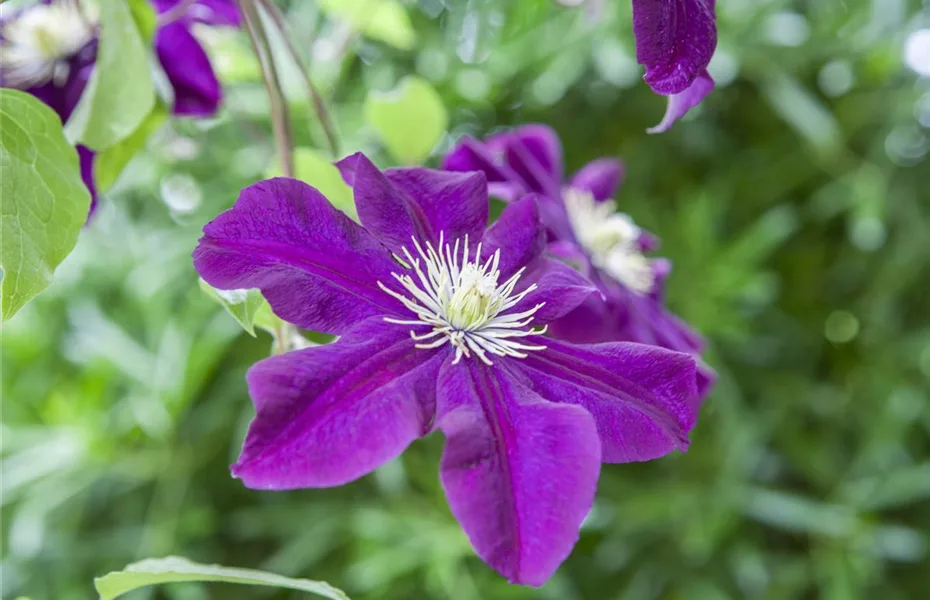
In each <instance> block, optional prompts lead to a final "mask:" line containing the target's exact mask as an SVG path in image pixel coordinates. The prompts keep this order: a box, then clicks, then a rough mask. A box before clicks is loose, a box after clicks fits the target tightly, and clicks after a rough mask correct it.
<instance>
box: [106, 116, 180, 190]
mask: <svg viewBox="0 0 930 600" xmlns="http://www.w3.org/2000/svg"><path fill="white" fill-rule="evenodd" d="M167 120H168V108H167V107H166V106H165V105H164V104H162V103H161V102H157V103H156V104H155V107H154V108H152V112H150V113H149V114H148V116H146V117H145V120H144V121H142V124H141V125H139V127H138V128H137V129H136V130H135V131H133V132H132V133H131V134H130V135H129V137H127V138H125V139H124V140H122V141H121V142H118V143H117V144H115V145H113V146H110V147H109V148H107V149H106V150H104V151H102V152H100V153H98V154H97V156H96V157H95V158H94V181H95V182H96V184H97V190H98V192H99V193H103V192H105V191H107V190H108V189H110V188H111V187H112V186H113V184H114V183H116V180H117V178H118V177H119V174H120V173H122V172H123V169H125V168H126V165H128V164H129V161H130V160H132V157H134V156H135V155H136V154H138V153H139V151H140V150H142V149H143V148H145V144H146V143H147V142H148V140H149V137H151V135H152V134H153V133H155V132H156V131H158V130H159V129H161V126H162V125H164V124H165V121H167Z"/></svg>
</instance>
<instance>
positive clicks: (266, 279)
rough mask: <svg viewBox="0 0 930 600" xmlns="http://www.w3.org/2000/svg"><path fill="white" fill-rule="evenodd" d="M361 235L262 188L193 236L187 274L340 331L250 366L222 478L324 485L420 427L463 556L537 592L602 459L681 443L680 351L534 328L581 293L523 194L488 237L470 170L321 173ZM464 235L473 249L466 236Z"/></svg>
mask: <svg viewBox="0 0 930 600" xmlns="http://www.w3.org/2000/svg"><path fill="white" fill-rule="evenodd" d="M338 166H339V167H340V169H341V170H342V173H343V176H344V177H345V179H346V180H347V181H348V182H349V183H350V184H351V185H353V188H354V193H355V201H356V206H357V209H358V215H359V218H360V220H361V222H362V226H359V225H357V224H356V223H355V222H353V221H352V220H351V219H349V218H348V217H346V216H345V215H344V214H342V213H341V212H339V211H337V210H336V209H334V208H333V207H332V205H331V204H330V203H329V202H328V201H327V200H326V198H324V197H323V196H322V195H321V194H320V193H319V192H318V191H317V190H315V189H314V188H311V187H309V186H307V185H306V184H303V183H301V182H299V181H296V180H291V179H272V180H269V181H265V182H261V183H258V184H256V185H253V186H251V187H249V188H246V189H245V190H243V192H242V194H241V196H240V197H239V200H238V201H237V202H236V204H235V206H234V207H233V208H232V209H230V210H229V211H227V212H226V213H224V214H222V215H220V216H219V217H218V218H217V219H215V220H214V221H212V222H211V223H209V224H208V225H207V226H206V227H205V228H204V235H203V237H202V238H201V240H200V243H199V244H198V246H197V249H196V250H195V251H194V265H195V267H196V269H197V271H198V272H199V273H200V275H201V276H202V277H203V278H204V279H205V280H206V281H207V282H208V283H210V285H212V286H215V287H218V288H220V289H236V288H254V287H257V288H260V289H261V290H262V292H263V294H264V295H265V297H266V298H267V299H268V301H269V303H270V304H271V306H272V308H273V309H274V311H275V312H276V313H277V314H278V315H279V316H281V317H282V318H284V319H286V320H288V321H290V322H292V323H294V324H296V325H298V326H300V327H304V328H309V329H316V330H320V331H327V332H330V333H334V334H337V335H340V336H342V337H341V338H340V339H339V340H338V341H336V342H334V343H332V344H329V345H326V346H319V347H315V348H309V349H306V350H300V351H297V352H292V353H289V354H284V355H280V356H275V357H272V358H269V359H266V360H264V361H262V362H260V363H258V364H257V365H255V366H254V367H253V368H252V369H251V370H250V371H249V373H248V378H247V379H248V384H249V391H250V394H251V396H252V399H253V401H254V403H255V408H256V413H257V414H256V417H255V420H254V421H253V422H252V424H251V426H250V428H249V433H248V435H247V438H246V441H245V445H244V447H243V450H242V454H241V456H240V457H239V460H238V462H237V463H236V464H235V465H234V466H233V472H234V474H235V475H236V476H237V477H240V478H241V479H242V480H243V482H244V483H245V484H246V485H248V486H249V487H255V488H261V489H275V490H280V489H291V488H301V487H325V486H334V485H341V484H344V483H346V482H349V481H352V480H354V479H356V478H358V477H361V476H363V475H365V474H367V473H369V472H371V471H372V470H373V469H375V468H376V467H378V466H379V465H381V464H383V463H385V462H386V461H389V460H391V459H393V458H395V457H396V456H398V455H399V454H400V453H402V452H403V451H404V449H405V448H406V447H407V446H408V445H409V444H410V443H412V442H413V441H414V440H415V439H417V438H419V437H421V436H424V435H426V434H428V433H430V432H431V431H433V430H435V429H439V430H441V431H442V432H443V433H444V434H445V436H446V447H445V451H444V453H443V457H442V463H441V478H442V484H443V487H444V489H445V491H446V495H447V497H448V500H449V505H450V507H451V509H452V512H453V514H454V515H455V517H456V518H457V519H458V521H459V522H460V523H461V525H462V527H463V528H464V530H465V532H466V533H467V534H468V537H469V539H470V540H471V542H472V544H473V546H474V547H475V549H476V551H477V553H478V554H479V556H481V558H482V559H484V560H485V561H486V562H487V563H488V564H489V565H491V566H492V567H493V568H494V569H496V570H497V571H498V572H500V573H501V574H503V575H504V576H505V577H507V578H508V579H510V580H511V581H514V582H518V583H524V584H530V585H541V584H542V583H544V582H545V581H546V580H547V579H548V578H549V577H550V576H551V575H552V573H553V572H554V571H555V569H556V568H557V567H558V565H559V564H560V563H561V562H562V561H563V560H564V559H565V558H566V557H567V556H568V554H569V553H570V552H571V548H572V546H573V545H574V543H575V541H576V540H577V538H578V528H579V526H580V524H581V521H582V520H583V519H584V517H585V515H586V514H587V513H588V511H589V509H590V507H591V504H592V502H593V499H594V493H595V488H596V484H597V478H598V473H599V468H600V466H599V465H600V463H601V462H602V461H604V462H626V461H639V460H649V459H652V458H656V457H659V456H662V455H664V454H666V453H668V452H670V451H672V450H675V449H685V448H686V447H687V445H688V432H689V431H690V430H691V428H692V427H693V426H694V424H695V420H696V418H697V409H698V404H699V401H698V399H697V394H696V389H695V372H694V362H693V360H692V359H691V358H690V357H689V356H687V355H685V354H681V353H676V352H670V351H667V350H664V349H661V348H657V347H650V346H643V345H638V344H630V343H610V344H601V345H591V346H575V345H571V344H568V343H565V342H560V341H557V340H554V339H549V338H544V337H541V335H540V334H541V333H542V332H543V331H544V327H543V328H542V329H540V326H544V325H545V324H546V323H547V322H550V321H553V320H556V319H558V318H560V317H562V316H564V315H565V314H566V313H568V312H569V311H571V310H572V309H573V308H575V307H576V306H578V304H579V303H580V302H582V301H583V300H584V299H585V298H586V297H587V296H589V295H590V294H591V293H592V292H593V291H594V288H592V287H591V285H590V283H588V282H587V281H586V280H585V279H584V278H583V277H581V276H580V275H579V274H578V273H577V272H576V271H575V270H573V269H571V268H568V267H567V266H565V265H564V264H563V263H561V262H559V261H555V260H552V259H550V258H547V257H546V256H545V255H544V248H545V232H544V230H543V227H542V226H541V224H540V222H539V216H538V211H537V206H536V203H535V201H534V199H533V197H526V198H523V199H520V200H518V201H515V202H513V203H511V204H510V205H509V206H508V207H507V208H506V209H505V210H504V212H503V214H502V215H501V217H500V218H499V219H498V220H497V221H496V222H495V223H494V224H493V225H492V226H491V227H490V228H487V229H486V222H487V218H488V199H487V189H486V183H485V178H484V176H483V175H482V174H480V173H450V172H442V171H433V170H428V169H422V168H403V169H389V170H387V171H384V172H381V171H379V170H378V169H377V168H375V167H374V165H372V164H371V163H370V162H369V161H368V159H367V158H366V157H365V156H363V155H360V154H356V155H354V156H351V157H349V158H347V159H345V160H343V161H342V162H340V163H339V165H338ZM479 242H480V244H479Z"/></svg>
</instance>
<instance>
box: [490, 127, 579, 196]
mask: <svg viewBox="0 0 930 600" xmlns="http://www.w3.org/2000/svg"><path fill="white" fill-rule="evenodd" d="M494 137H496V138H499V140H500V141H501V142H503V143H504V144H505V150H504V153H505V156H506V158H507V164H508V165H509V166H510V167H511V168H512V169H513V170H514V171H515V172H516V173H518V174H519V175H520V177H521V178H522V179H523V181H524V182H526V185H527V188H528V189H527V191H532V192H540V193H543V194H548V195H549V196H552V197H558V194H559V191H560V188H561V185H562V172H563V166H562V142H561V141H560V140H559V136H558V134H556V132H555V131H554V130H553V129H552V128H551V127H549V126H547V125H524V126H522V127H518V128H517V129H514V130H513V131H510V132H507V133H502V134H498V135H497V136H494Z"/></svg>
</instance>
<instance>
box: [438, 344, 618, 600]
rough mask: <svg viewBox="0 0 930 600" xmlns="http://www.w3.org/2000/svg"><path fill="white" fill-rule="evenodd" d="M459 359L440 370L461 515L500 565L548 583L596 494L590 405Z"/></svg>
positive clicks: (451, 495) (453, 502)
mask: <svg viewBox="0 0 930 600" xmlns="http://www.w3.org/2000/svg"><path fill="white" fill-rule="evenodd" d="M450 363H451V361H450V360H448V359H447V360H446V362H445V363H444V364H443V366H442V369H441V370H440V373H439V385H438V388H439V392H438V399H437V418H436V423H437V426H438V427H439V429H441V430H442V431H443V433H444V434H445V436H446V447H445V451H444V452H443V456H442V463H441V466H440V470H441V471H440V474H441V478H442V485H443V488H444V489H445V492H446V497H447V498H448V500H449V506H450V508H451V509H452V514H453V515H455V518H456V519H458V521H459V523H460V524H461V525H462V528H463V529H464V530H465V533H466V534H467V535H468V538H469V540H471V543H472V545H473V546H474V548H475V551H476V552H477V553H478V555H479V556H480V557H481V558H482V560H484V561H485V562H487V563H488V564H489V565H490V566H491V567H492V568H493V569H494V570H496V571H497V572H498V573H500V574H501V575H503V576H504V577H506V578H507V579H508V580H510V581H511V582H512V583H520V584H525V585H534V586H539V585H542V584H544V583H545V582H546V581H547V580H548V579H549V577H551V576H552V574H553V573H554V572H555V570H556V569H557V568H558V566H559V565H560V564H561V563H562V561H563V560H565V559H566V558H567V557H568V555H569V554H570V553H571V550H572V547H573V546H574V545H575V542H576V541H577V540H578V531H579V527H580V526H581V522H582V520H584V518H585V516H586V515H587V514H588V511H589V510H590V509H591V505H592V503H593V501H594V493H595V490H596V487H597V478H598V473H599V471H600V448H599V444H598V436H597V428H596V427H595V425H594V422H593V420H592V418H591V415H590V414H588V412H587V411H585V410H584V409H582V408H581V407H577V406H571V405H568V404H561V405H559V404H553V403H549V402H545V401H544V400H543V399H542V398H541V397H540V396H539V395H537V394H535V393H534V392H533V391H532V390H530V389H529V388H528V387H526V386H525V385H524V384H523V383H521V382H520V381H519V380H518V378H517V377H515V376H514V374H513V373H511V372H510V371H509V370H508V369H507V368H504V367H499V366H495V367H486V366H485V365H483V364H481V363H479V362H477V361H473V360H472V361H463V362H462V363H460V364H457V365H452V364H450Z"/></svg>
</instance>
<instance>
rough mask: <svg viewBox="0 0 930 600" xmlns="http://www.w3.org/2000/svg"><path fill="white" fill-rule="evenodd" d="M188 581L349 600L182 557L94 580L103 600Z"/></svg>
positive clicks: (328, 590) (305, 584)
mask: <svg viewBox="0 0 930 600" xmlns="http://www.w3.org/2000/svg"><path fill="white" fill-rule="evenodd" d="M184 581H215V582H224V583H241V584H244V585H265V586H271V587H276V588H285V589H290V590H298V591H301V592H310V593H313V594H316V595H317V596H322V597H324V598H330V599H331V600H349V597H348V596H346V595H345V594H344V593H343V592H342V591H340V590H337V589H336V588H334V587H333V586H331V585H329V584H328V583H324V582H322V581H311V580H309V579H292V578H290V577H282V576H281V575H275V574H274V573H266V572H264V571H255V570H252V569H237V568H233V567H222V566H220V565H201V564H198V563H195V562H191V561H189V560H187V559H186V558H181V557H179V556H169V557H167V558H149V559H146V560H143V561H140V562H137V563H133V564H131V565H129V566H127V567H126V568H125V569H123V570H122V571H115V572H113V573H108V574H106V575H104V576H103V577H98V578H97V579H95V580H94V585H95V586H96V587H97V593H98V594H100V600H112V599H113V598H117V597H119V596H121V595H123V594H125V593H126V592H131V591H133V590H136V589H139V588H141V587H146V586H150V585H158V584H160V583H179V582H184Z"/></svg>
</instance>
